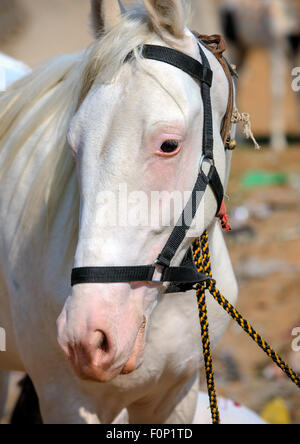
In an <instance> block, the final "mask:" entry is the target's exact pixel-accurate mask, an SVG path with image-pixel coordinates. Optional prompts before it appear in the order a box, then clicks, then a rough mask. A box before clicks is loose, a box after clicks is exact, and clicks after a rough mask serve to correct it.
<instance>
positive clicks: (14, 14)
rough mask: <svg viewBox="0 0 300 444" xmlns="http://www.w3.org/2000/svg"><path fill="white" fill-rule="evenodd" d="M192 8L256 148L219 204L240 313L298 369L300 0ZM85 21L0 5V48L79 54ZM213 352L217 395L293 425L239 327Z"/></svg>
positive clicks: (79, 0)
mask: <svg viewBox="0 0 300 444" xmlns="http://www.w3.org/2000/svg"><path fill="white" fill-rule="evenodd" d="M124 3H132V2H126V1H125V2H124ZM190 3H191V6H192V13H191V19H192V24H191V27H192V29H194V30H197V31H199V32H200V33H208V34H214V33H221V34H223V35H224V36H225V37H226V39H227V41H228V43H229V48H228V57H229V58H230V60H231V61H232V63H234V64H235V65H236V66H237V67H238V71H239V74H240V79H239V81H238V86H237V88H238V106H239V109H240V111H246V112H249V113H250V114H251V119H252V128H253V131H254V133H255V135H256V136H257V138H258V139H259V141H260V142H261V144H262V150H261V151H255V150H254V149H253V147H252V146H251V145H249V144H248V143H247V142H246V141H245V140H244V139H243V138H242V136H238V138H239V146H238V149H237V150H236V151H235V152H234V154H233V167H232V175H231V181H230V185H229V190H228V195H229V197H230V200H229V201H228V203H227V204H228V208H229V210H230V214H231V222H232V226H233V231H232V233H230V234H228V235H226V238H227V244H228V246H229V249H230V254H231V257H232V260H233V263H234V267H235V271H236V274H237V278H238V281H239V286H240V299H239V309H240V311H241V312H242V314H244V315H245V316H246V317H247V318H248V320H249V321H250V322H251V323H252V324H253V325H254V326H256V327H257V329H258V330H259V332H260V333H261V334H262V335H263V336H264V337H265V339H266V340H267V341H268V342H269V343H270V344H272V345H273V346H274V348H275V349H277V350H279V352H280V353H281V354H282V356H283V357H284V358H286V359H287V360H288V362H289V363H290V364H291V365H292V366H293V367H294V369H295V370H296V371H297V372H300V352H298V353H296V352H293V351H292V340H293V339H294V338H293V337H292V330H293V329H294V328H295V327H300V311H299V292H300V290H299V289H300V273H299V272H300V225H299V209H300V200H299V191H300V149H299V148H300V139H299V136H300V92H294V91H293V89H292V81H293V77H292V68H293V67H295V66H300V59H299V54H300V45H299V42H300V0H209V1H207V0H206V1H204V0H191V2H190ZM88 15H89V0H51V1H49V0H0V51H1V52H4V53H6V54H8V55H9V56H11V57H14V58H16V59H19V60H21V61H23V62H25V63H26V64H28V65H29V66H30V67H35V66H37V65H39V64H40V63H41V62H42V61H45V60H46V59H48V58H50V57H53V56H56V55H60V54H64V53H67V52H74V51H78V50H81V49H84V48H86V47H87V46H88V45H89V44H90V42H91V41H92V37H91V33H90V31H89V26H88ZM299 84H300V82H299ZM215 355H216V379H217V381H216V382H217V387H218V392H219V393H220V394H222V395H224V396H226V397H229V398H231V399H233V400H235V401H236V402H238V403H242V404H245V405H247V406H248V407H250V408H252V409H254V410H255V411H256V412H258V413H259V414H261V415H263V417H264V418H265V419H267V420H268V421H270V422H273V423H295V424H299V423H300V396H299V392H298V390H297V388H296V387H294V386H293V384H291V383H290V382H289V381H288V380H287V379H286V378H285V377H284V376H283V375H282V374H281V373H280V372H279V371H278V370H277V368H276V367H275V366H273V365H272V363H271V362H270V361H269V360H268V359H267V358H265V356H264V354H263V353H262V352H261V351H260V350H258V348H257V346H256V345H255V344H252V343H251V340H250V339H249V338H247V337H246V336H245V334H244V333H243V332H242V331H241V330H240V329H239V327H237V326H236V325H233V324H230V327H229V329H228V331H227V333H226V335H225V336H224V338H223V339H222V342H221V344H220V346H219V347H218V350H217V351H216V353H215ZM16 378H17V377H16ZM203 390H205V386H203ZM13 396H14V395H13V392H12V394H11V399H10V405H11V404H12V402H13ZM9 408H10V406H9V405H8V409H7V415H8V414H9Z"/></svg>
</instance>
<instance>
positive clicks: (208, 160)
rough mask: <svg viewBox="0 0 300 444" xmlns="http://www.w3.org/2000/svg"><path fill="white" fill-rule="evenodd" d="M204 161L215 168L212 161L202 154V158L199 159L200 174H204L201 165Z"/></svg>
mask: <svg viewBox="0 0 300 444" xmlns="http://www.w3.org/2000/svg"><path fill="white" fill-rule="evenodd" d="M205 161H207V162H209V163H210V164H211V166H215V161H214V159H210V158H209V157H208V156H207V155H206V154H203V156H202V157H201V161H200V166H199V171H200V173H203V172H204V171H203V164H204V162H205Z"/></svg>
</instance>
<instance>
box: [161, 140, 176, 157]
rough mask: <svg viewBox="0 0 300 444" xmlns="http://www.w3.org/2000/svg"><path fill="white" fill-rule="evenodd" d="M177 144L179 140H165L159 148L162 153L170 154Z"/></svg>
mask: <svg viewBox="0 0 300 444" xmlns="http://www.w3.org/2000/svg"><path fill="white" fill-rule="evenodd" d="M179 145H180V142H179V141H178V140H167V141H166V142H165V143H163V144H162V146H161V147H160V149H161V150H162V151H163V152H164V153H166V154H170V153H174V151H176V150H177V148H178V147H179Z"/></svg>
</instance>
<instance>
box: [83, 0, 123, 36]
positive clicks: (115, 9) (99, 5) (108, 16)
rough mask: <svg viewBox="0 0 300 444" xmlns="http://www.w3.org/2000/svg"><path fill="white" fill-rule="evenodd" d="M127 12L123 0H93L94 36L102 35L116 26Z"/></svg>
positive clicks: (92, 22)
mask: <svg viewBox="0 0 300 444" xmlns="http://www.w3.org/2000/svg"><path fill="white" fill-rule="evenodd" d="M123 12H125V10H124V6H123V5H122V2H121V0H91V26H92V31H93V33H94V36H95V37H96V38H99V37H101V35H103V34H104V33H106V32H108V31H110V30H111V29H112V28H113V27H114V26H116V25H117V24H118V23H119V22H120V21H121V17H122V13H123Z"/></svg>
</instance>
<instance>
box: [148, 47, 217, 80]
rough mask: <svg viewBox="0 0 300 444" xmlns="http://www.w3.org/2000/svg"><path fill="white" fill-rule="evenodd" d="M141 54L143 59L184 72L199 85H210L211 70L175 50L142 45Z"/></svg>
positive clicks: (211, 78)
mask: <svg viewBox="0 0 300 444" xmlns="http://www.w3.org/2000/svg"><path fill="white" fill-rule="evenodd" d="M141 54H142V56H143V57H144V58H145V59H150V60H156V61H158V62H164V63H168V64H169V65H172V66H175V68H178V69H180V70H181V71H184V72H185V73H186V74H189V75H190V76H191V77H193V78H194V79H196V80H198V81H199V82H200V83H203V82H204V83H206V84H207V85H208V86H209V87H211V85H212V81H213V72H212V70H211V69H210V68H208V67H204V66H203V65H202V63H200V62H198V60H196V59H193V58H192V57H190V56H188V55H187V54H184V53H182V52H179V51H176V49H172V48H167V47H165V46H158V45H143V48H142V52H141Z"/></svg>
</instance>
